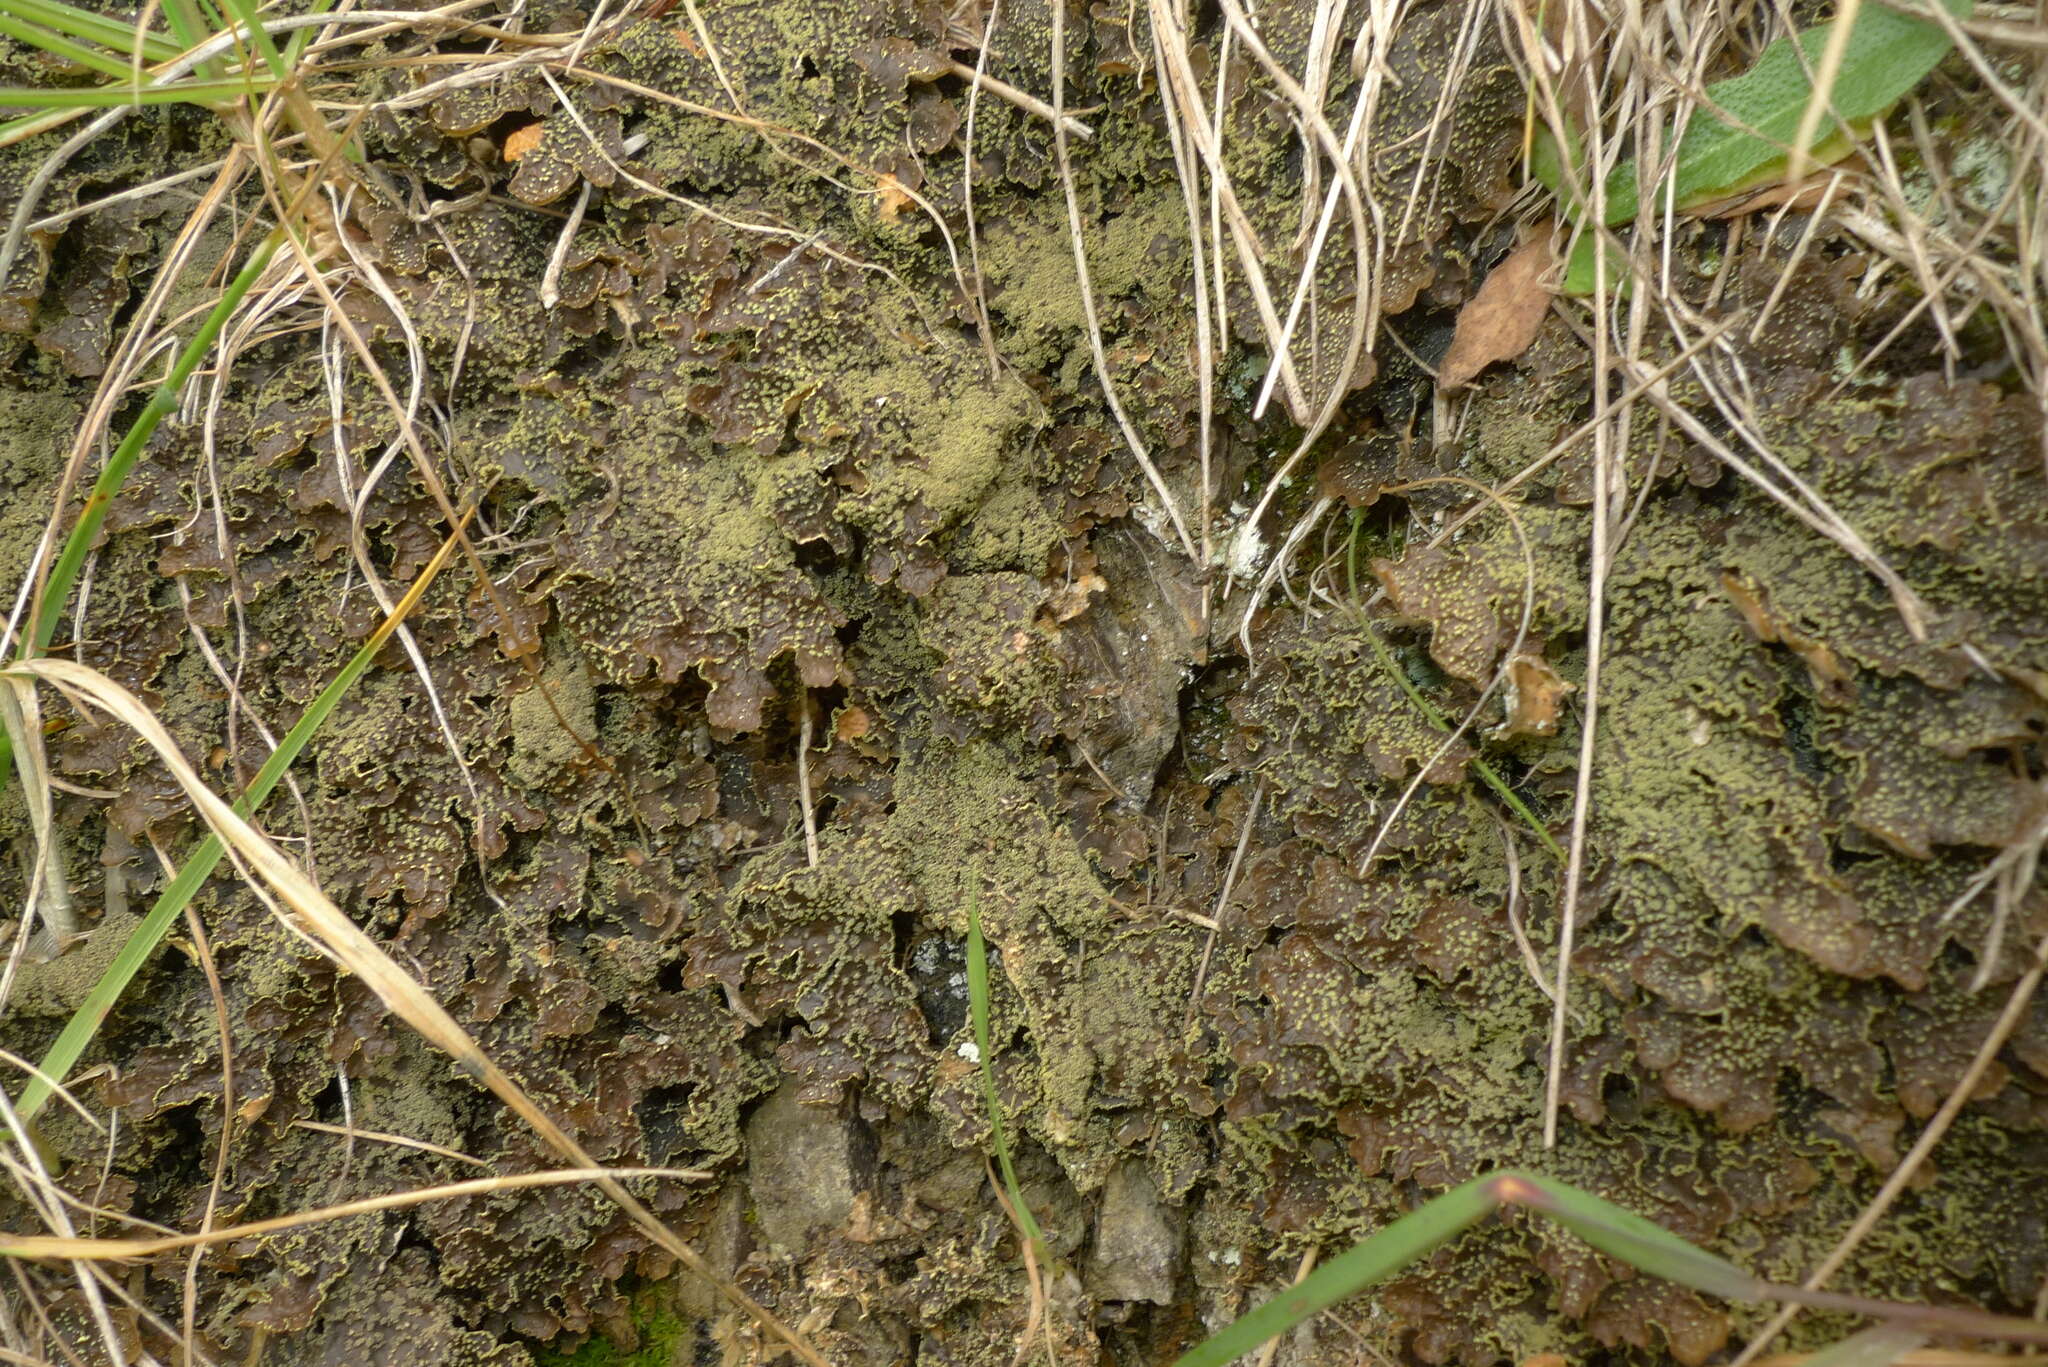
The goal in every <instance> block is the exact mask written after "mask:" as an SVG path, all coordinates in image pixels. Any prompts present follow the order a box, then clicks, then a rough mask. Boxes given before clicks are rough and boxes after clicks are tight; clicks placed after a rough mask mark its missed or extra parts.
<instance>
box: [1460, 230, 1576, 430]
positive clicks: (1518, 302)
mask: <svg viewBox="0 0 2048 1367" xmlns="http://www.w3.org/2000/svg"><path fill="white" fill-rule="evenodd" d="M1551 259H1552V252H1551V247H1550V231H1549V227H1548V225H1547V224H1546V225H1545V226H1544V228H1543V229H1542V230H1541V231H1538V232H1536V233H1535V234H1533V235H1532V236H1531V237H1530V238H1529V240H1528V241H1526V242H1524V243H1522V245H1521V246H1519V247H1517V248H1515V249H1514V250H1513V251H1512V252H1509V253H1508V255H1507V259H1506V260H1504V261H1502V262H1501V263H1500V264H1499V265H1498V266H1495V267H1494V268H1493V270H1492V271H1491V272H1489V273H1488V274H1487V277H1486V280H1485V283H1483V284H1482V285H1480V287H1479V293H1477V294H1475V295H1473V296H1472V298H1471V299H1470V300H1469V301H1468V302H1467V303H1466V305H1465V307H1464V308H1462V309H1460V310H1459V311H1458V329H1457V331H1456V333H1454V334H1453V335H1452V337H1451V349H1450V350H1449V351H1447V352H1445V353H1444V359H1443V364H1442V365H1441V366H1439V367H1438V369H1437V383H1438V384H1439V385H1441V386H1443V387H1444V388H1445V389H1459V388H1462V387H1463V386H1465V385H1467V384H1470V383H1471V382H1472V380H1473V379H1474V378H1475V377H1476V376H1477V375H1478V374H1479V372H1480V371H1482V370H1484V369H1486V367H1488V366H1490V365H1492V364H1493V363H1494V362H1495V361H1507V360H1512V359H1513V358H1515V357H1517V356H1519V355H1521V354H1522V353H1523V352H1524V351H1527V350H1528V349H1529V344H1530V343H1531V342H1533V341H1535V340H1536V329H1537V328H1539V327H1541V326H1542V325H1543V315H1544V313H1545V311H1547V310H1548V309H1549V307H1550V296H1551V293H1552V282H1551V279H1550V274H1551V272H1550V265H1551Z"/></svg>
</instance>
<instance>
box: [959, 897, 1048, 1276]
mask: <svg viewBox="0 0 2048 1367" xmlns="http://www.w3.org/2000/svg"><path fill="white" fill-rule="evenodd" d="M967 1012H968V1015H969V1016H970V1017H971V1018H972V1020H973V1023H974V1047H975V1050H976V1052H977V1053H978V1054H979V1055H980V1059H979V1062H980V1064H981V1095H982V1099H983V1100H984V1101H985V1102H986V1103H987V1104H988V1126H989V1136H990V1139H991V1141H992V1142H993V1143H994V1145H995V1150H996V1164H997V1166H998V1167H999V1168H1000V1169H1001V1170H1002V1174H1003V1187H1004V1189H1005V1190H1006V1191H1007V1192H1008V1193H1009V1197H1010V1206H1011V1208H1012V1209H1013V1210H1015V1211H1016V1212H1017V1223H1018V1224H1020V1225H1022V1226H1023V1227H1024V1237H1025V1238H1027V1239H1029V1240H1031V1242H1032V1243H1033V1244H1034V1245H1036V1246H1039V1247H1041V1248H1042V1247H1043V1246H1044V1244H1045V1235H1044V1233H1043V1232H1042V1231H1041V1230H1040V1229H1039V1228H1038V1221H1037V1219H1036V1218H1035V1217H1034V1216H1033V1215H1032V1214H1031V1207H1030V1206H1028V1205H1026V1204H1024V1193H1023V1191H1022V1190H1020V1189H1019V1188H1018V1186H1017V1169H1016V1168H1015V1167H1013V1166H1011V1163H1010V1141H1009V1137H1008V1136H1007V1135H1006V1134H1005V1133H1004V1128H1003V1099H1002V1097H1000V1096H998V1095H997V1094H996V1070H995V1057H994V1053H993V1051H992V1050H991V1049H990V1048H989V1032H988V945H987V944H986V942H984V941H983V939H982V937H981V892H980V889H979V888H977V887H976V886H975V884H974V882H973V880H972V878H970V879H969V881H968V885H967ZM1043 1261H1044V1259H1042V1258H1041V1259H1040V1262H1041V1263H1042V1262H1043Z"/></svg>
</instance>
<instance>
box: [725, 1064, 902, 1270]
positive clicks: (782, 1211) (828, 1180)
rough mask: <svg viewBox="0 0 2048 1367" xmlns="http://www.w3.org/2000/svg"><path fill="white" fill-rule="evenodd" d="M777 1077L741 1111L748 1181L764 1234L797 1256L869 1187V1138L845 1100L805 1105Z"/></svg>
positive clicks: (776, 1246) (839, 1220) (795, 1088)
mask: <svg viewBox="0 0 2048 1367" xmlns="http://www.w3.org/2000/svg"><path fill="white" fill-rule="evenodd" d="M798 1090H799V1085H798V1084H797V1083H796V1082H794V1081H789V1082H785V1083H783V1085H782V1086H781V1087H780V1088H778V1089H777V1090H776V1091H775V1092H774V1094H773V1095H771V1096H770V1097H769V1098H768V1099H767V1100H766V1101H764V1102H762V1103H761V1104H760V1106H758V1107H757V1108H755V1110H754V1113H753V1114H752V1115H750V1116H748V1117H747V1185H748V1187H749V1188H750V1189H751V1191H752V1192H753V1197H754V1213H755V1215H756V1217H757V1219H758V1221H759V1229H760V1232H761V1235H762V1237H763V1238H764V1239H765V1240H766V1241H767V1243H768V1245H769V1247H771V1248H773V1249H774V1250H775V1251H776V1252H778V1253H784V1254H789V1255H791V1256H801V1255H802V1254H803V1253H804V1251H805V1245H806V1243H807V1241H808V1240H809V1238H810V1235H811V1233H812V1231H814V1230H817V1229H821V1228H823V1229H837V1228H839V1227H840V1226H842V1225H844V1224H845V1223H846V1220H847V1217H848V1216H850V1215H851V1214H852V1213H853V1202H854V1198H855V1197H856V1196H858V1195H859V1194H860V1193H861V1192H863V1191H867V1190H869V1189H870V1187H871V1185H872V1181H873V1177H874V1143H873V1140H872V1138H871V1137H870V1136H869V1134H868V1133H867V1127H866V1126H864V1125H862V1124H861V1122H860V1120H859V1119H858V1118H857V1117H855V1116H854V1115H853V1114H852V1112H851V1109H850V1108H849V1107H847V1106H845V1105H843V1104H841V1105H833V1106H806V1105H804V1104H803V1103H802V1102H800V1101H798V1100H797V1093H798Z"/></svg>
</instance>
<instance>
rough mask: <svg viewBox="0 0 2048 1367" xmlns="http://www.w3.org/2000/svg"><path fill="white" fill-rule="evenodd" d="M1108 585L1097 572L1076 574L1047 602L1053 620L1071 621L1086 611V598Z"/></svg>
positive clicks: (1091, 596)
mask: <svg viewBox="0 0 2048 1367" xmlns="http://www.w3.org/2000/svg"><path fill="white" fill-rule="evenodd" d="M1108 587H1109V582H1108V581H1107V580H1105V579H1104V578H1103V577H1102V576H1101V575H1099V574H1082V575H1077V576H1076V577H1075V578H1074V579H1073V580H1072V581H1071V582H1069V583H1068V584H1066V585H1065V586H1063V587H1062V588H1060V589H1059V590H1058V591H1057V592H1055V593H1054V594H1053V596H1052V599H1051V600H1050V602H1049V603H1048V605H1047V606H1049V607H1050V608H1051V609H1052V619H1053V620H1054V621H1055V622H1071V621H1072V620H1073V619H1074V618H1076V617H1079V616H1080V615H1081V614H1082V613H1084V612H1086V611H1088V600H1089V599H1091V598H1093V597H1094V596H1095V595H1096V594H1098V593H1101V592H1102V591H1103V590H1104V589H1107V588H1108Z"/></svg>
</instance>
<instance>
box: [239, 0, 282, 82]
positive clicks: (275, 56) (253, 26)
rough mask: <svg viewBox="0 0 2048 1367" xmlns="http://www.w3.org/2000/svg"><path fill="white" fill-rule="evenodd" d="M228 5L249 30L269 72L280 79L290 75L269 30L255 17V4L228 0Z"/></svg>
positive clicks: (247, 0)
mask: <svg viewBox="0 0 2048 1367" xmlns="http://www.w3.org/2000/svg"><path fill="white" fill-rule="evenodd" d="M228 7H229V8H230V9H232V10H233V11H234V12H235V18H237V19H238V20H240V21H241V23H242V26H243V27H244V28H246V29H247V30H248V31H249V36H250V38H251V39H252V40H253V41H254V42H255V44H256V51H257V52H259V53H261V54H262V56H263V61H264V63H265V65H267V66H268V67H269V68H270V74H271V75H273V76H275V77H277V79H278V80H280V81H282V80H284V79H285V78H286V77H288V76H290V75H291V68H290V67H288V66H286V65H285V60H284V54H283V53H281V52H279V51H278V50H277V44H276V43H275V42H273V41H272V40H271V37H270V31H269V30H268V29H266V28H264V27H263V21H262V20H261V19H259V18H258V17H257V15H256V6H254V5H253V4H251V3H250V2H249V0H228Z"/></svg>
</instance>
